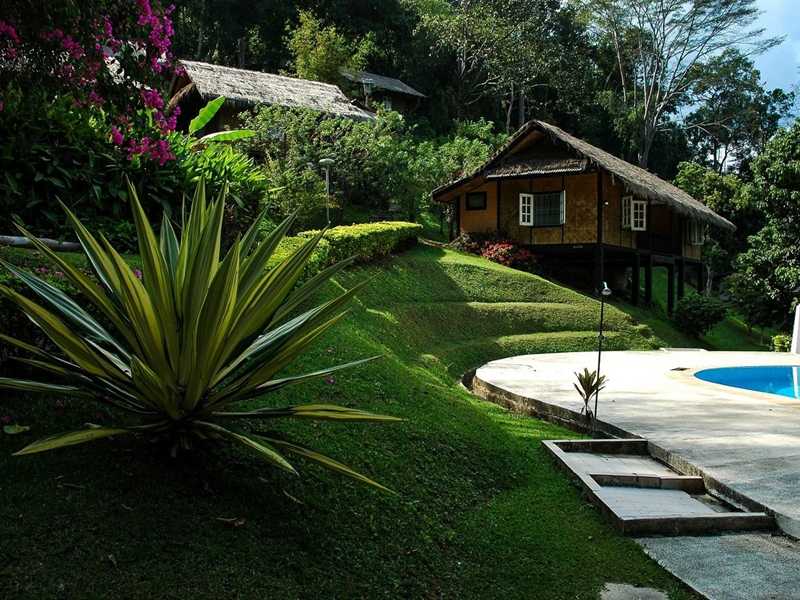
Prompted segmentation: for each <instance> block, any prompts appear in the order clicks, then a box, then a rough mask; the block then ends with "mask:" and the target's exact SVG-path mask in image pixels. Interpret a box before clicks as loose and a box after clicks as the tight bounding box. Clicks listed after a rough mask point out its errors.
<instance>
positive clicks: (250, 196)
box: [0, 91, 267, 252]
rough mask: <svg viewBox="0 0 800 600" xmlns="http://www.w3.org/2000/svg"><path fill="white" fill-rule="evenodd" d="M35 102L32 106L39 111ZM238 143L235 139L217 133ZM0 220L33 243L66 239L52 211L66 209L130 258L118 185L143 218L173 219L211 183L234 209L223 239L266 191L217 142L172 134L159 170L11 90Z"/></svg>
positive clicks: (128, 218) (2, 125) (66, 107)
mask: <svg viewBox="0 0 800 600" xmlns="http://www.w3.org/2000/svg"><path fill="white" fill-rule="evenodd" d="M38 100H41V102H39V101H38ZM222 133H223V134H225V135H229V136H230V135H233V136H241V132H238V133H237V132H222ZM0 135H2V137H3V139H4V140H5V142H6V143H5V144H4V146H3V149H2V150H1V151H0V169H2V171H3V172H4V177H0V214H3V215H5V216H6V217H7V218H6V221H5V222H4V223H3V224H2V227H4V228H5V229H6V231H4V233H8V234H10V233H11V231H10V230H11V228H12V227H13V225H12V221H11V218H9V217H11V216H12V215H13V216H14V219H16V220H18V221H19V222H21V223H23V224H24V226H25V227H26V229H28V230H30V231H32V232H34V233H35V234H37V235H40V236H46V237H54V238H62V237H65V236H67V235H68V234H69V230H68V228H67V227H66V226H65V224H64V219H63V217H62V216H60V215H59V214H58V213H57V211H55V210H54V209H53V208H54V207H55V206H56V203H57V202H56V200H57V199H58V200H60V201H62V202H64V204H66V205H67V206H68V207H69V209H70V210H71V211H72V212H73V213H74V214H75V215H76V216H77V217H78V218H79V219H81V220H85V221H91V222H92V223H94V225H95V226H97V227H98V228H99V229H100V230H101V231H102V232H103V234H104V235H105V236H106V237H107V238H108V239H109V241H111V242H112V243H114V245H116V246H117V247H119V248H121V249H124V250H125V251H128V252H129V251H133V250H134V248H135V247H136V240H135V237H134V235H133V233H134V232H133V230H134V226H133V215H132V214H131V212H130V208H129V204H128V191H127V187H126V184H125V176H126V175H127V176H128V178H130V179H131V181H132V182H133V183H134V185H135V187H136V190H137V192H138V193H139V195H140V196H141V197H143V198H147V204H145V211H146V212H147V214H148V216H150V217H151V218H153V217H155V216H156V215H158V214H160V213H161V212H162V211H166V212H167V213H168V214H169V215H177V214H178V213H179V212H180V209H181V205H182V203H183V201H184V199H185V196H186V195H190V194H191V191H192V190H193V189H194V188H195V187H196V186H197V182H198V181H199V180H200V178H201V177H206V178H207V179H208V180H209V181H213V182H215V183H214V185H211V186H210V191H211V193H213V194H215V195H216V194H218V193H219V192H220V191H221V189H222V185H223V184H224V183H225V182H229V188H230V195H231V197H232V198H233V199H234V200H236V203H237V207H235V208H229V209H228V214H226V233H227V234H229V235H233V234H234V233H235V232H239V231H244V229H246V227H245V226H244V225H243V221H244V220H245V219H247V220H251V219H252V218H253V217H254V216H255V214H256V213H257V206H258V202H259V200H260V199H261V197H262V196H263V194H264V193H265V190H266V183H267V182H266V178H265V177H264V175H263V174H262V173H261V172H260V170H259V169H258V168H257V167H256V166H255V164H254V162H253V160H252V158H250V157H249V156H247V155H246V154H244V153H243V152H242V151H240V150H238V149H236V148H235V147H233V146H232V145H230V144H225V143H220V142H221V141H223V138H220V136H218V135H217V136H216V137H214V138H211V139H209V138H204V139H202V140H198V139H197V138H196V137H194V136H193V135H186V134H183V133H179V132H171V133H169V134H168V135H167V136H166V140H167V141H168V142H169V144H170V148H171V151H172V152H173V154H174V155H175V159H174V160H170V161H167V162H165V163H164V164H163V165H161V164H159V163H158V162H157V161H151V160H148V159H147V158H145V157H142V156H138V155H137V156H131V157H130V158H128V157H127V156H126V154H125V153H124V151H123V150H122V149H121V148H119V146H117V145H116V144H114V143H113V142H112V141H111V140H109V139H108V138H107V137H106V136H104V135H103V134H102V132H100V131H98V125H97V123H96V122H95V121H94V120H92V119H90V118H88V117H87V115H86V113H85V112H83V111H79V110H75V109H74V106H73V105H72V102H71V101H70V100H69V98H67V97H64V96H57V97H55V98H54V99H52V100H48V99H46V98H44V97H41V98H39V99H37V101H35V102H34V101H32V99H31V98H30V97H25V96H23V95H22V94H21V93H19V92H18V91H11V92H10V93H9V94H8V95H6V96H5V109H4V110H2V111H0Z"/></svg>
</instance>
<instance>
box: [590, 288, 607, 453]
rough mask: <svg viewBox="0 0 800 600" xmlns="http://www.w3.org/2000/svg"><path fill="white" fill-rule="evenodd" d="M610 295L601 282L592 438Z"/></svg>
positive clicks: (595, 423)
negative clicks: (606, 308) (604, 326)
mask: <svg viewBox="0 0 800 600" xmlns="http://www.w3.org/2000/svg"><path fill="white" fill-rule="evenodd" d="M610 295H611V290H610V289H609V287H608V284H607V283H606V282H605V281H604V282H603V291H602V292H600V334H599V335H598V336H597V380H596V381H597V390H596V391H595V393H594V419H592V437H593V438H594V437H595V436H596V435H597V400H598V398H599V397H600V357H601V356H602V355H603V341H604V340H605V339H606V337H605V336H604V335H603V317H604V316H605V315H604V312H605V311H604V309H605V306H606V298H608V297H609V296H610Z"/></svg>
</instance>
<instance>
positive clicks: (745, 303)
mask: <svg viewBox="0 0 800 600" xmlns="http://www.w3.org/2000/svg"><path fill="white" fill-rule="evenodd" d="M725 291H726V292H728V293H730V294H731V296H732V298H735V300H736V309H737V311H738V312H739V314H741V315H742V318H743V319H744V323H745V325H747V330H748V332H752V330H753V328H754V327H757V328H759V329H762V330H763V329H764V328H765V327H770V326H771V325H772V324H773V323H775V322H776V321H779V320H780V312H781V307H780V306H777V305H776V304H775V302H774V301H773V300H772V299H771V298H770V295H769V290H768V289H767V286H766V285H765V283H764V281H763V280H761V279H757V278H754V277H748V276H747V275H744V274H742V273H734V274H733V275H731V276H730V277H728V278H727V279H726V280H725Z"/></svg>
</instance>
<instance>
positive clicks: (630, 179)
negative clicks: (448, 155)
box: [433, 121, 735, 311]
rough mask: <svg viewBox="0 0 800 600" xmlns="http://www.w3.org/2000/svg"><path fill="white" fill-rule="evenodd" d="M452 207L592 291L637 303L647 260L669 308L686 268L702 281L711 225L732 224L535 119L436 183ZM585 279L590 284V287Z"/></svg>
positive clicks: (472, 227)
mask: <svg viewBox="0 0 800 600" xmlns="http://www.w3.org/2000/svg"><path fill="white" fill-rule="evenodd" d="M433 199H434V200H436V201H437V202H443V203H448V204H450V205H452V206H453V208H454V212H455V215H456V219H457V230H458V231H459V233H466V232H481V231H487V230H501V231H504V232H505V233H506V234H507V235H508V237H510V238H511V239H513V240H515V241H516V242H518V243H521V244H524V245H525V246H527V247H528V248H529V249H530V250H531V251H532V252H533V253H534V254H535V255H536V257H537V259H538V260H539V261H540V263H542V264H543V265H545V266H550V267H552V268H557V269H558V272H559V273H560V274H561V275H562V276H564V277H567V278H569V279H571V280H572V281H576V280H577V281H583V282H584V285H585V286H586V287H589V288H591V287H594V289H595V290H596V291H599V290H601V289H602V288H603V283H604V282H608V285H609V287H611V288H612V289H613V290H615V291H623V290H625V289H626V288H627V284H628V278H629V277H630V280H631V283H630V298H631V301H632V303H633V304H638V303H639V300H640V298H639V289H640V284H641V282H640V272H641V271H642V270H643V271H644V303H645V305H649V304H650V302H651V300H652V294H653V281H652V274H653V268H654V267H658V266H663V267H665V268H666V270H667V273H668V291H667V294H668V297H667V305H668V308H669V310H670V311H672V309H673V308H674V303H675V296H676V294H675V292H676V289H675V285H676V278H677V297H678V298H681V297H682V296H683V294H684V283H685V281H686V273H687V270H689V269H695V270H696V271H697V280H698V282H699V281H700V280H701V279H702V268H701V263H700V251H701V247H702V245H703V241H704V232H705V228H706V227H708V226H712V227H720V228H722V229H727V230H734V229H735V227H734V225H733V224H732V223H731V222H730V221H728V220H727V219H725V218H723V217H721V216H719V215H718V214H716V213H715V212H713V211H712V210H711V209H709V208H708V207H707V206H705V205H703V204H702V203H700V202H698V201H697V200H695V199H694V198H692V197H691V196H690V195H689V194H687V193H686V192H684V191H682V190H680V189H679V188H677V187H675V186H674V185H672V184H670V183H667V182H666V181H664V180H662V179H660V178H658V177H657V176H656V175H653V174H652V173H649V172H648V171H645V170H644V169H641V168H639V167H637V166H634V165H632V164H630V163H627V162H625V161H624V160H621V159H619V158H617V157H615V156H613V155H611V154H609V153H608V152H605V151H603V150H600V149H599V148H596V147H595V146H592V145H591V144H588V143H586V142H584V141H582V140H579V139H577V138H575V137H573V136H571V135H569V134H568V133H566V132H564V131H562V130H561V129H559V128H558V127H555V126H553V125H550V124H548V123H544V122H541V121H530V122H528V123H526V124H525V125H524V126H523V127H522V128H521V129H520V130H519V131H517V132H516V134H514V136H513V137H511V139H509V141H508V142H507V143H506V144H505V145H504V146H503V147H502V148H501V149H500V150H499V151H498V152H497V153H496V154H495V155H494V156H493V157H492V158H491V159H490V160H489V161H488V162H487V163H486V164H484V165H483V166H482V167H480V168H479V169H477V170H476V171H475V172H473V173H471V174H469V175H467V176H466V177H463V178H462V179H459V180H458V181H455V182H453V183H450V184H448V185H445V186H443V187H440V188H438V189H437V190H434V192H433ZM586 284H588V285H586Z"/></svg>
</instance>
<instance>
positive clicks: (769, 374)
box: [694, 366, 800, 400]
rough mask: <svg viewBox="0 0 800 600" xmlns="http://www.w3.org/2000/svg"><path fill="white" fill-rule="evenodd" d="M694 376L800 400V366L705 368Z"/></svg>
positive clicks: (721, 383) (711, 381)
mask: <svg viewBox="0 0 800 600" xmlns="http://www.w3.org/2000/svg"><path fill="white" fill-rule="evenodd" d="M694 376H695V377H697V378H698V379H702V380H703V381H708V382H710V383H718V384H720V385H727V386H730V387H735V388H739V389H742V390H751V391H754V392H765V393H767V394H776V395H778V396H785V397H787V398H794V399H796V400H800V366H796V367H786V366H780V367H764V366H758V367H718V368H714V369H703V370H702V371H698V372H697V373H695V374H694Z"/></svg>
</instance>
